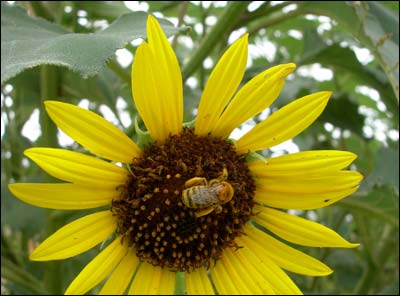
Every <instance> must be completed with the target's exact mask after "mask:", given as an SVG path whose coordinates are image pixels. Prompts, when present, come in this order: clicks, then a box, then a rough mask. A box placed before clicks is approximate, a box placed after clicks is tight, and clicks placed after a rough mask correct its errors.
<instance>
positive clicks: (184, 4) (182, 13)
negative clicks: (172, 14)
mask: <svg viewBox="0 0 400 296" xmlns="http://www.w3.org/2000/svg"><path fill="white" fill-rule="evenodd" d="M188 6H189V1H183V2H182V3H181V4H179V15H178V27H180V26H182V24H183V18H184V17H185V15H186V11H187V9H188ZM177 44H178V34H177V35H175V36H174V39H173V40H172V47H173V48H176V45H177Z"/></svg>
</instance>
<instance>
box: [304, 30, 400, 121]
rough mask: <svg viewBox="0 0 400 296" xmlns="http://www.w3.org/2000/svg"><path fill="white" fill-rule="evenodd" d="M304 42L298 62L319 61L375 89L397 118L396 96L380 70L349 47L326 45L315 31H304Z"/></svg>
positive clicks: (310, 62)
mask: <svg viewBox="0 0 400 296" xmlns="http://www.w3.org/2000/svg"><path fill="white" fill-rule="evenodd" d="M304 42H305V44H304V52H303V55H302V56H301V59H300V61H299V64H312V63H320V64H322V65H324V66H326V67H331V68H333V69H334V70H335V73H336V74H337V75H338V76H339V78H340V77H343V75H348V76H349V77H347V79H351V80H353V81H354V80H357V81H358V82H359V83H360V84H364V85H368V86H370V87H372V88H374V89H376V90H377V91H379V93H380V96H381V99H382V101H383V102H384V103H385V105H386V106H387V109H388V110H389V112H392V115H393V118H394V121H397V120H398V112H395V110H397V109H398V104H397V100H396V97H395V95H394V93H393V91H392V90H391V86H390V83H389V81H388V80H386V79H385V76H384V75H382V74H383V73H382V72H381V71H373V70H372V69H371V68H370V67H366V66H363V65H362V64H361V63H360V62H359V61H358V59H357V57H356V55H355V53H354V52H353V51H352V50H351V49H350V48H347V47H341V46H340V45H338V44H333V45H330V46H328V45H327V44H325V43H324V42H323V40H322V39H321V38H320V37H319V36H318V34H317V32H315V31H306V34H305V38H304ZM339 71H340V72H339ZM380 72H381V73H382V74H381V73H380ZM380 74H381V75H380Z"/></svg>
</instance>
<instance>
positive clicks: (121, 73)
mask: <svg viewBox="0 0 400 296" xmlns="http://www.w3.org/2000/svg"><path fill="white" fill-rule="evenodd" d="M107 67H108V68H110V70H111V71H113V72H114V73H115V74H117V75H118V77H119V78H121V79H122V80H123V81H125V82H126V83H128V84H129V85H130V84H131V76H130V74H128V73H127V72H126V70H125V69H124V68H122V67H121V65H120V64H119V63H118V62H117V61H116V60H114V59H110V61H109V62H108V63H107Z"/></svg>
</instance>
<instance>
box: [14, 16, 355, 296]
mask: <svg viewBox="0 0 400 296" xmlns="http://www.w3.org/2000/svg"><path fill="white" fill-rule="evenodd" d="M147 36H148V42H147V43H146V42H144V43H143V44H142V45H140V46H139V47H138V49H137V51H136V56H135V59H134V63H133V67H132V91H133V96H134V101H135V105H136V107H137V110H138V112H139V114H140V116H141V118H142V119H143V122H144V124H145V126H146V128H147V130H148V132H149V133H150V136H151V138H152V139H153V141H154V142H153V143H152V144H150V145H149V146H147V147H145V148H144V149H143V150H142V149H140V148H139V147H138V146H137V145H136V144H135V143H134V142H132V141H131V139H129V138H128V137H127V136H126V135H125V134H124V133H122V132H121V131H120V130H119V129H118V128H116V127H115V126H113V125H112V124H111V123H109V122H107V121H105V120H104V119H103V118H101V117H100V116H98V115H97V114H95V113H93V112H91V111H87V110H84V109H81V108H79V107H76V106H73V105H70V104H66V103H62V102H56V101H47V102H46V103H45V106H46V110H47V112H48V114H49V115H50V117H51V118H52V119H53V121H54V122H55V123H56V124H57V125H58V127H59V128H60V129H61V130H63V131H64V132H65V133H66V134H68V135H70V136H71V137H72V138H74V139H75V140H76V141H77V142H78V143H79V144H81V145H82V146H83V147H85V148H86V149H87V150H89V151H90V152H92V153H93V154H96V155H98V156H99V157H100V158H103V159H105V160H103V159H100V158H97V157H92V156H88V155H85V154H81V153H77V152H73V151H68V150H64V149H53V148H30V149H27V150H26V151H25V155H26V156H27V157H29V158H30V159H31V160H33V161H34V162H35V163H36V164H37V165H39V166H40V167H41V168H42V169H43V170H44V171H46V172H47V173H48V174H50V175H52V176H54V177H56V178H58V179H61V180H63V181H66V182H68V183H59V184H31V183H25V184H23V183H18V184H10V185H9V188H10V191H11V192H12V193H13V194H14V195H15V196H17V197H18V198H19V199H21V200H23V201H24V202H27V203H29V204H32V205H35V206H39V207H44V208H51V209H63V210H69V209H89V208H96V207H101V206H108V208H107V209H103V210H101V211H99V212H96V213H94V214H89V215H86V216H84V217H82V218H79V219H77V220H75V221H73V222H72V223H69V224H67V225H66V226H64V227H62V228H61V229H60V230H58V231H57V232H55V233H54V234H53V235H51V236H50V237H49V238H47V239H46V240H45V241H44V242H43V243H42V244H41V245H40V246H39V247H38V248H36V249H35V250H34V252H33V253H32V254H31V255H30V259H31V260H36V261H47V260H60V259H65V258H70V257H73V256H76V255H78V254H81V253H83V252H85V251H87V250H89V249H91V248H93V247H95V246H96V245H98V244H100V243H101V242H103V241H105V240H107V239H110V237H111V238H112V242H111V243H110V244H109V245H108V246H107V247H105V248H104V249H103V250H102V251H101V252H100V253H99V254H98V255H97V256H96V257H95V258H94V259H93V260H92V261H91V262H90V263H89V264H88V265H87V266H86V267H85V268H84V269H83V270H82V271H81V272H80V273H79V275H78V276H77V277H76V278H75V279H74V280H73V282H72V283H71V284H70V285H69V287H68V288H67V290H66V294H83V293H86V292H88V291H89V290H91V289H92V288H93V287H95V286H96V285H98V284H99V283H101V282H102V281H103V280H105V279H106V280H105V283H104V285H103V286H102V289H101V293H102V294H121V293H124V292H125V291H126V290H127V289H128V288H129V290H128V292H129V294H172V293H173V292H174V286H175V272H177V271H183V272H185V285H186V291H187V293H188V294H214V293H219V294H301V291H300V290H299V289H298V288H297V286H296V285H295V284H294V283H293V282H292V280H291V279H290V278H289V277H288V276H287V275H286V273H285V272H284V271H283V270H282V269H285V270H288V271H291V272H294V273H299V274H304V275H308V276H325V275H329V274H331V273H332V270H331V269H330V268H329V267H328V266H326V265H325V264H323V263H322V262H320V261H318V260H316V259H314V258H312V257H310V256H308V255H306V254H304V253H302V252H300V251H298V250H296V249H294V248H292V247H290V246H288V245H287V244H285V243H284V242H281V241H280V240H278V239H277V238H275V237H274V236H277V237H279V238H281V239H283V240H286V241H288V242H291V243H295V244H299V245H305V246H311V247H339V248H353V247H356V246H357V244H352V243H349V242H348V241H346V240H345V239H344V238H342V237H341V236H340V235H339V234H337V233H336V232H334V231H333V230H331V229H329V228H327V227H325V226H323V225H320V224H318V223H316V222H312V221H308V220H306V219H303V218H301V217H298V216H294V215H290V214H288V213H286V212H285V211H282V210H279V209H301V210H310V209H316V208H321V207H325V206H327V205H330V204H332V203H334V202H336V201H338V200H340V199H342V198H344V197H346V196H348V195H350V194H352V193H353V192H355V191H356V190H357V188H358V187H359V183H360V181H361V179H362V176H361V175H360V174H359V173H358V172H355V171H349V170H344V168H346V167H347V166H349V165H350V163H351V162H352V161H353V160H354V159H355V158H356V156H355V155H354V154H353V153H350V152H344V151H305V152H299V153H294V154H290V155H284V156H280V157H276V158H271V159H267V160H264V159H259V160H254V159H252V160H250V157H247V156H248V154H249V153H251V152H255V151H258V150H261V149H266V148H269V147H272V146H274V145H277V144H279V143H282V142H283V141H286V140H288V139H291V138H292V137H295V136H296V135H298V134H299V133H301V132H302V131H303V130H304V129H306V128H307V127H308V126H309V125H311V124H312V123H313V122H314V120H315V119H316V118H317V117H318V116H319V115H320V114H321V112H322V111H323V109H324V108H325V106H326V104H327V102H328V99H329V97H330V95H331V93H330V92H326V91H325V92H318V93H315V94H311V95H308V96H305V97H302V98H300V99H297V100H295V101H294V102H292V103H290V104H289V105H287V106H285V107H283V108H281V109H280V110H278V111H276V112H275V113H273V114H272V115H271V116H269V117H268V118H267V119H266V120H264V121H263V122H261V123H259V124H258V125H257V126H255V127H254V128H253V129H252V130H250V131H249V132H248V133H247V134H245V135H244V136H243V137H241V138H240V139H239V140H238V141H236V142H234V143H233V142H232V141H231V140H229V141H228V140H227V139H228V137H229V135H230V134H231V132H232V131H233V130H234V128H235V127H237V126H238V125H240V124H241V123H243V122H245V121H246V120H247V119H249V118H251V117H253V116H255V115H256V114H258V113H259V112H261V111H263V110H264V109H265V108H267V107H268V106H269V105H270V104H271V103H272V102H273V101H274V100H275V99H276V97H277V96H278V94H279V92H280V91H281V89H282V88H283V85H284V79H285V77H286V76H287V75H289V74H290V73H292V72H293V71H294V69H295V65H294V64H284V65H278V66H275V67H272V68H270V69H268V70H266V71H264V72H262V73H260V74H259V75H257V76H256V77H254V78H253V79H252V80H251V81H249V82H248V83H247V84H246V85H244V86H243V87H242V88H240V90H239V91H238V92H236V90H237V88H238V86H239V83H240V81H241V80H242V78H243V74H244V71H245V67H246V60H247V35H244V36H243V37H241V38H240V39H239V40H237V41H236V42H235V43H234V44H233V45H232V46H231V47H230V48H229V49H228V50H227V51H226V52H225V53H224V55H223V56H222V58H221V59H220V60H219V62H218V64H217V65H216V66H215V68H214V70H213V71H212V73H211V75H210V77H209V79H208V82H207V85H206V87H205V89H204V92H203V95H202V97H201V100H200V105H199V108H198V114H197V118H196V121H195V126H194V129H193V128H183V125H182V120H183V93H182V78H181V73H180V68H179V64H178V61H177V58H176V56H175V53H174V51H173V50H172V48H171V46H170V44H169V43H168V40H167V38H166V36H165V35H164V33H163V31H162V29H161V27H160V26H159V24H158V22H157V21H156V19H155V18H154V17H152V16H150V17H149V18H148V22H147ZM235 92H236V93H235ZM106 160H111V161H112V162H108V161H106ZM116 163H122V164H126V167H125V168H124V167H121V166H119V165H118V164H116ZM267 232H269V233H272V234H274V236H271V235H270V234H267Z"/></svg>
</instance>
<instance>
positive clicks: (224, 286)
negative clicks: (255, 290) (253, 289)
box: [210, 259, 250, 295]
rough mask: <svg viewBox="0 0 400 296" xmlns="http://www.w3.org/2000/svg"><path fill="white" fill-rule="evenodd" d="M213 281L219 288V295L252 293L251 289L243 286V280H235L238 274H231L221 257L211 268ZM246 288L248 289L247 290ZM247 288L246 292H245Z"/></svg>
mask: <svg viewBox="0 0 400 296" xmlns="http://www.w3.org/2000/svg"><path fill="white" fill-rule="evenodd" d="M210 274H211V278H212V281H213V283H214V285H215V288H216V289H217V292H218V295H240V294H250V291H249V290H247V289H246V287H243V286H244V285H243V283H242V282H241V281H239V282H235V279H236V278H237V277H238V275H237V274H235V273H234V274H230V273H229V272H228V270H227V269H226V267H225V264H223V263H222V259H220V260H219V261H218V262H217V264H215V266H213V267H211V268H210ZM245 289H246V290H245ZM243 290H245V292H243Z"/></svg>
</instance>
